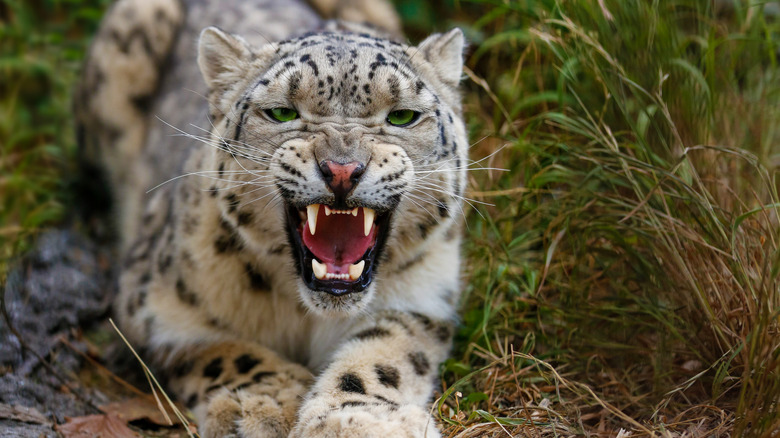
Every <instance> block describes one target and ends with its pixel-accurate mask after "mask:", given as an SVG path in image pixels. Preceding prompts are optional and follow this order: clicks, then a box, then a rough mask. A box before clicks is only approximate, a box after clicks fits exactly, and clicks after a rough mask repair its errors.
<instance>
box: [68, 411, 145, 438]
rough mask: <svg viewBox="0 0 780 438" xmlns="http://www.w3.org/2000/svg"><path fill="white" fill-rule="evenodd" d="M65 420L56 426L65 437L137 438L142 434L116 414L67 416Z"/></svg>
mask: <svg viewBox="0 0 780 438" xmlns="http://www.w3.org/2000/svg"><path fill="white" fill-rule="evenodd" d="M65 420H66V422H65V424H59V425H57V426H55V427H54V428H55V429H56V430H57V432H59V433H61V434H62V436H64V437H65V438H137V437H140V436H141V435H139V434H137V433H135V432H133V431H132V429H130V428H129V427H127V425H126V424H125V422H124V421H122V419H120V418H119V417H117V416H116V415H114V414H104V415H87V416H84V417H73V418H68V417H66V418H65Z"/></svg>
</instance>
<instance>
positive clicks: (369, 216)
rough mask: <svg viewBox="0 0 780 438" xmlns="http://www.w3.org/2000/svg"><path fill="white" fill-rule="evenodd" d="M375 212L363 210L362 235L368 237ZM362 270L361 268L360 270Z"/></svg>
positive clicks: (368, 209)
mask: <svg viewBox="0 0 780 438" xmlns="http://www.w3.org/2000/svg"><path fill="white" fill-rule="evenodd" d="M375 215H376V212H375V211H374V210H372V209H370V208H363V233H364V234H365V235H366V236H368V234H369V233H370V232H371V227H373V226H374V216H375ZM360 269H361V270H362V269H363V268H362V267H361V268H360Z"/></svg>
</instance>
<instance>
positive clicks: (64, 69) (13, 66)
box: [0, 0, 108, 284]
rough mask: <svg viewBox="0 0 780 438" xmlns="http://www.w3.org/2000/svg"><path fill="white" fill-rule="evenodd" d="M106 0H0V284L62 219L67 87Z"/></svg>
mask: <svg viewBox="0 0 780 438" xmlns="http://www.w3.org/2000/svg"><path fill="white" fill-rule="evenodd" d="M107 3H108V1H107V0H88V1H75V0H70V1H66V0H61V1H57V0H32V1H30V0H0V200H2V208H1V209H0V284H2V283H4V281H3V280H4V278H5V273H6V271H7V269H8V263H9V261H11V260H12V258H13V257H14V256H15V255H17V254H20V253H22V252H24V251H25V250H26V249H27V248H28V247H29V245H30V243H31V241H32V238H33V236H34V235H35V234H37V233H38V232H39V231H40V230H41V229H43V228H45V227H47V226H49V225H51V224H54V223H57V222H58V221H61V220H62V219H63V218H64V216H65V212H66V209H65V207H64V205H65V203H66V199H67V196H68V193H67V182H68V180H69V179H68V177H67V175H71V174H72V172H70V170H72V169H73V168H74V166H73V165H72V162H73V158H74V152H75V141H74V138H73V127H72V120H71V112H70V93H71V90H72V88H73V85H74V83H75V80H76V74H77V72H78V70H79V67H80V63H81V59H82V56H83V54H84V51H85V49H86V45H87V42H88V39H89V37H90V36H91V34H92V33H93V32H94V31H95V29H96V28H97V22H98V20H99V18H100V16H101V14H102V9H103V7H104V6H105V5H106V4H107Z"/></svg>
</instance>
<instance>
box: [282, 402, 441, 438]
mask: <svg viewBox="0 0 780 438" xmlns="http://www.w3.org/2000/svg"><path fill="white" fill-rule="evenodd" d="M440 436H441V435H440V434H439V431H438V430H437V429H436V423H435V422H434V421H433V419H432V418H431V416H430V415H429V414H428V413H427V412H426V411H424V410H423V409H422V408H421V407H419V406H415V405H403V406H398V405H395V404H387V403H383V402H379V403H373V402H362V401H352V402H345V403H343V404H342V405H341V406H332V405H330V404H329V403H328V402H327V401H325V400H310V401H309V402H307V404H306V406H304V408H303V409H302V410H301V415H300V418H299V420H298V423H297V424H296V425H295V428H294V429H293V431H292V433H291V434H290V438H304V437H305V438H386V437H399V438H439V437H440Z"/></svg>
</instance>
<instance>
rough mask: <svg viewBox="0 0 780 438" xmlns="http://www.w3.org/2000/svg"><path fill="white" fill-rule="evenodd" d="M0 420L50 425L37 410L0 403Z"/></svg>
mask: <svg viewBox="0 0 780 438" xmlns="http://www.w3.org/2000/svg"><path fill="white" fill-rule="evenodd" d="M0 419H3V420H14V421H21V422H24V423H35V424H51V421H49V419H48V418H46V417H44V416H43V414H41V413H40V412H39V411H38V410H37V409H35V408H28V407H27V406H18V405H17V406H11V405H7V404H5V403H0Z"/></svg>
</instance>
